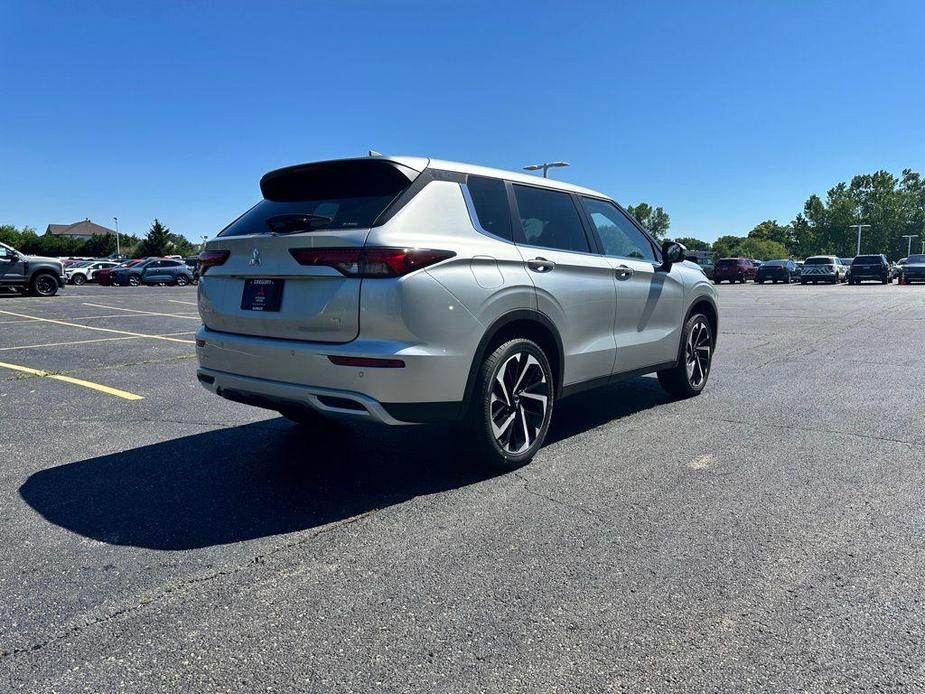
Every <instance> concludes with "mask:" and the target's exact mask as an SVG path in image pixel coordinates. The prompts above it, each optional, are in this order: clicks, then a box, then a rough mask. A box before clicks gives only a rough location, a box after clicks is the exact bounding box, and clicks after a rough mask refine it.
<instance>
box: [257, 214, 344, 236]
mask: <svg viewBox="0 0 925 694" xmlns="http://www.w3.org/2000/svg"><path fill="white" fill-rule="evenodd" d="M333 221H334V217H328V216H327V215H323V214H311V213H310V212H297V213H295V214H278V215H275V216H273V217H268V218H267V219H265V220H264V223H265V224H266V225H267V227H268V228H269V229H270V231H272V232H273V233H276V234H292V233H295V232H297V231H310V230H311V228H312V224H314V223H315V222H333Z"/></svg>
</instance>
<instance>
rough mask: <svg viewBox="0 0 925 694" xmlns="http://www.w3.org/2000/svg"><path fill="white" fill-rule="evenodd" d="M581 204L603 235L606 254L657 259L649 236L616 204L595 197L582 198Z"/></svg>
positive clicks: (640, 258) (601, 235) (602, 240)
mask: <svg viewBox="0 0 925 694" xmlns="http://www.w3.org/2000/svg"><path fill="white" fill-rule="evenodd" d="M581 204H582V205H584V206H585V210H586V211H587V213H588V216H589V217H590V218H591V223H592V224H594V228H595V229H597V233H598V235H599V236H600V237H601V243H602V244H603V245H604V254H605V255H613V256H617V257H620V258H638V259H639V260H651V261H655V260H656V257H655V249H654V248H652V244H651V243H649V239H648V237H647V236H646V235H645V234H643V233H642V232H641V231H640V230H639V228H638V227H637V226H636V225H635V224H633V223H632V222H631V221H630V220H629V219H628V218H627V217H626V215H625V214H623V213H622V212H621V211H620V210H619V208H617V207H616V205H613V204H611V203H609V202H605V201H603V200H595V199H594V198H582V199H581Z"/></svg>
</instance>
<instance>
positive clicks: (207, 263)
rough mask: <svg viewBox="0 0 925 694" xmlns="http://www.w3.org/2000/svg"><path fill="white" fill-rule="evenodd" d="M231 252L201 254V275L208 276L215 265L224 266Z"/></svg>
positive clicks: (206, 252)
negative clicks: (208, 272) (207, 271)
mask: <svg viewBox="0 0 925 694" xmlns="http://www.w3.org/2000/svg"><path fill="white" fill-rule="evenodd" d="M229 255H231V251H203V252H202V253H200V254H199V274H200V275H204V274H206V270H208V269H209V268H210V267H212V266H213V265H224V263H225V261H226V260H228V256H229Z"/></svg>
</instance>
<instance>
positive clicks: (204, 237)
mask: <svg viewBox="0 0 925 694" xmlns="http://www.w3.org/2000/svg"><path fill="white" fill-rule="evenodd" d="M199 238H201V239H202V250H205V249H206V242H207V241H208V240H209V237H208V236H200V237H199Z"/></svg>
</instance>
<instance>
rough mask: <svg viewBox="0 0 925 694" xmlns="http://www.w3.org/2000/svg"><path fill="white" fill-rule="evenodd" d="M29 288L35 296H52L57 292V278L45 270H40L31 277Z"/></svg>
mask: <svg viewBox="0 0 925 694" xmlns="http://www.w3.org/2000/svg"><path fill="white" fill-rule="evenodd" d="M29 289H30V290H31V292H32V293H33V294H35V295H36V296H54V295H55V294H57V293H58V280H56V279H55V278H54V276H52V275H50V274H48V273H47V272H40V273H39V274H37V275H36V276H35V277H33V278H32V282H31V283H30V284H29Z"/></svg>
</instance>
